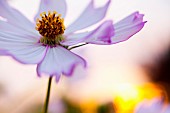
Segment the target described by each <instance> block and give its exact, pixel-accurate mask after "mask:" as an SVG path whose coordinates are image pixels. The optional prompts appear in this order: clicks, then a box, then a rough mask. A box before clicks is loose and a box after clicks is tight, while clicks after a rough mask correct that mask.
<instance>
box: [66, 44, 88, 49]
mask: <svg viewBox="0 0 170 113" xmlns="http://www.w3.org/2000/svg"><path fill="white" fill-rule="evenodd" d="M87 44H88V43H85V44H81V45H77V46H73V47H71V48H69V49H68V50H71V49H74V48H77V47H81V46H84V45H87Z"/></svg>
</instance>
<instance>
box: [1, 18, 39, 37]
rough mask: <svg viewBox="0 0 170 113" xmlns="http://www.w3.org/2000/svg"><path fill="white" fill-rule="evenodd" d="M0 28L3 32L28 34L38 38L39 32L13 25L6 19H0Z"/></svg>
mask: <svg viewBox="0 0 170 113" xmlns="http://www.w3.org/2000/svg"><path fill="white" fill-rule="evenodd" d="M0 30H1V31H3V32H11V33H17V34H24V35H29V36H32V37H34V38H36V39H39V38H40V35H39V34H35V33H31V32H29V31H27V30H24V29H21V28H19V27H17V26H14V25H12V24H10V23H8V22H6V21H1V20H0Z"/></svg>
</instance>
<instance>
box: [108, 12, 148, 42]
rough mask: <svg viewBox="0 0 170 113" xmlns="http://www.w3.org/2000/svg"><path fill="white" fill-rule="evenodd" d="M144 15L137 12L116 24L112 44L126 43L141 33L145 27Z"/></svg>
mask: <svg viewBox="0 0 170 113" xmlns="http://www.w3.org/2000/svg"><path fill="white" fill-rule="evenodd" d="M145 23H146V21H145V22H143V14H139V13H138V12H135V13H133V14H131V15H130V16H128V17H126V18H124V19H123V20H121V21H119V22H118V23H116V24H114V29H115V34H114V36H112V37H111V39H112V42H111V43H112V44H115V43H118V42H122V41H125V40H127V39H129V38H130V37H132V36H133V35H134V34H136V33H137V32H139V31H140V30H141V29H142V28H143V27H144V25H145Z"/></svg>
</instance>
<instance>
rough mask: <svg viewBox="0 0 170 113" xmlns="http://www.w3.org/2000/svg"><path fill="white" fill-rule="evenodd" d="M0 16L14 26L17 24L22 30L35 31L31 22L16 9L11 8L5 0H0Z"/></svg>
mask: <svg viewBox="0 0 170 113" xmlns="http://www.w3.org/2000/svg"><path fill="white" fill-rule="evenodd" d="M0 11H1V13H0V16H2V17H3V18H5V19H7V21H8V22H9V23H11V24H13V25H15V26H18V27H20V28H22V29H24V30H27V31H30V32H33V33H37V32H36V30H35V26H34V24H33V23H31V22H30V21H29V20H28V19H27V18H26V17H25V16H24V15H23V14H21V13H20V12H19V11H18V10H16V9H14V8H12V7H10V6H9V4H8V3H7V0H0Z"/></svg>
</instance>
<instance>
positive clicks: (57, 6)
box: [34, 0, 67, 20]
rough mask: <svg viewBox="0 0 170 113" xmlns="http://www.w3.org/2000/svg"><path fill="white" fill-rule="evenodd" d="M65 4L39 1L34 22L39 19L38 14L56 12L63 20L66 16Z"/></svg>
mask: <svg viewBox="0 0 170 113" xmlns="http://www.w3.org/2000/svg"><path fill="white" fill-rule="evenodd" d="M66 10H67V4H66V1H65V0H41V3H40V6H39V11H38V13H37V15H36V16H35V18H34V20H36V19H37V18H39V17H40V13H42V12H48V11H57V12H58V13H59V14H61V16H62V17H63V18H64V17H65V15H66Z"/></svg>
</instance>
